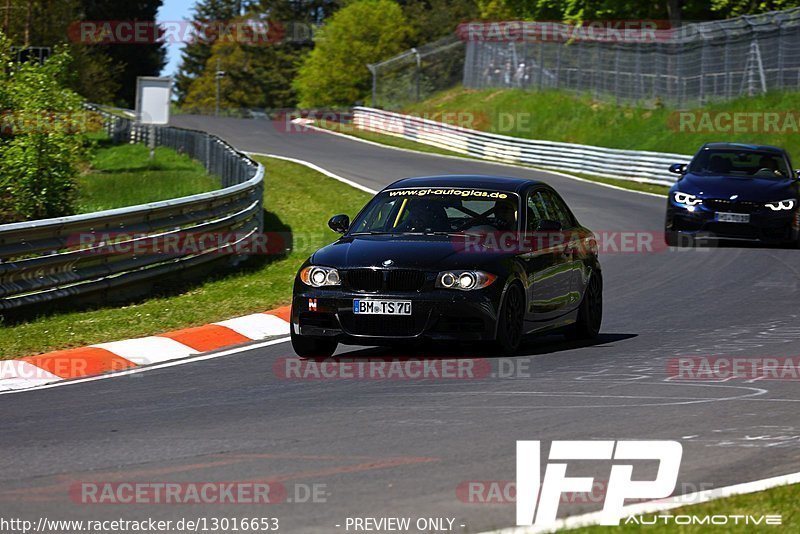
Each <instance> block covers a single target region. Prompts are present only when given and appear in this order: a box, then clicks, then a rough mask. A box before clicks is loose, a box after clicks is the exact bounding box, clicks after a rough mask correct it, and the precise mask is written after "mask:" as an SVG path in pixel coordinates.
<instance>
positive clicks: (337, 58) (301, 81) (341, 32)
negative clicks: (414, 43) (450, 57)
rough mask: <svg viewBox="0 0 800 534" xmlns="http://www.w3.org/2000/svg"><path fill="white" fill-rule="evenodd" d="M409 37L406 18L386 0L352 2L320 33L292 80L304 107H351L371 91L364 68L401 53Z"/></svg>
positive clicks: (392, 3) (395, 4)
mask: <svg viewBox="0 0 800 534" xmlns="http://www.w3.org/2000/svg"><path fill="white" fill-rule="evenodd" d="M411 34H412V28H411V26H410V25H409V24H408V22H407V20H406V17H405V14H404V13H403V11H402V9H401V8H400V6H399V5H398V4H397V3H395V2H393V1H391V0H356V1H354V2H352V3H349V4H347V6H345V7H343V8H342V9H340V10H339V11H337V12H336V13H335V14H334V15H333V16H332V17H331V18H330V19H329V20H328V21H327V22H326V24H325V25H324V26H323V27H322V28H321V29H320V30H319V32H318V33H317V35H316V37H315V39H314V45H315V47H314V50H313V51H312V52H311V53H310V54H309V55H308V56H307V58H306V59H305V61H304V62H303V64H302V66H301V67H300V70H299V72H298V74H297V77H296V78H295V83H294V86H295V88H296V89H297V92H298V95H299V100H300V105H301V106H304V107H319V106H341V105H350V104H352V103H353V102H355V101H357V100H361V99H363V98H364V97H365V96H366V95H367V94H368V93H369V88H370V83H371V82H370V80H371V76H370V73H369V70H368V69H367V64H369V63H376V62H378V61H380V60H383V59H387V58H389V57H391V56H393V55H395V54H397V53H399V52H400V51H402V50H403V49H404V48H405V45H406V40H407V39H408V38H409V36H410V35H411Z"/></svg>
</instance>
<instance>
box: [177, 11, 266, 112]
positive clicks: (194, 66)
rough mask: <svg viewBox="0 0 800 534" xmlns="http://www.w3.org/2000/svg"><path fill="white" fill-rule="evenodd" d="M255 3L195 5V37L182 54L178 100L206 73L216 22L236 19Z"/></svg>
mask: <svg viewBox="0 0 800 534" xmlns="http://www.w3.org/2000/svg"><path fill="white" fill-rule="evenodd" d="M251 4H252V2H247V1H243V0H200V1H199V2H197V3H196V4H195V6H194V14H193V16H192V21H191V22H192V26H193V27H194V31H195V35H194V38H193V39H192V41H191V42H189V43H186V45H185V46H184V47H183V51H182V52H181V64H180V67H178V74H177V75H176V77H175V89H176V91H177V93H178V101H179V102H181V103H182V102H183V101H184V100H185V98H186V95H188V93H189V87H190V86H191V85H192V82H193V81H195V80H196V79H197V78H198V77H200V76H201V75H202V74H203V71H204V70H205V68H206V65H207V64H208V58H210V57H211V49H212V47H213V46H214V43H215V42H216V40H217V34H216V33H215V31H214V28H215V23H219V22H227V21H230V20H233V19H234V18H236V17H238V16H239V15H241V14H242V10H243V9H249V8H250V6H251Z"/></svg>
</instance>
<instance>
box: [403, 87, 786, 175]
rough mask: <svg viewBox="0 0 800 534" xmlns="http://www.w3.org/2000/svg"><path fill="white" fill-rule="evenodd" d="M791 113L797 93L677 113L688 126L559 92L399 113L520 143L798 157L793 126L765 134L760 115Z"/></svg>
mask: <svg viewBox="0 0 800 534" xmlns="http://www.w3.org/2000/svg"><path fill="white" fill-rule="evenodd" d="M798 107H800V93H788V92H787V93H778V92H776V93H768V94H765V95H759V96H752V97H751V96H744V97H741V98H737V99H734V100H729V101H727V102H715V103H710V104H707V105H705V106H703V107H702V108H697V109H691V110H683V111H686V112H688V113H691V114H694V115H695V116H694V118H692V117H689V116H688V115H680V114H679V112H678V111H677V110H675V109H671V108H668V107H663V106H660V107H655V108H648V107H644V106H637V105H616V104H615V103H614V102H609V101H603V100H595V99H593V98H591V97H590V96H588V95H576V94H574V93H571V92H565V91H555V90H554V91H523V90H520V89H485V90H469V89H464V88H463V87H456V88H453V89H450V90H448V91H444V92H441V93H438V94H437V95H434V96H433V97H431V98H430V99H428V100H425V101H422V102H419V103H416V104H413V105H411V106H409V107H408V108H406V109H404V110H403V112H404V113H417V114H423V116H425V117H426V118H431V119H434V120H437V119H438V118H440V117H441V116H442V114H443V113H447V114H448V115H447V116H448V117H455V118H456V119H457V118H458V117H459V116H458V115H457V114H458V113H461V114H462V115H461V117H462V119H460V120H458V119H457V120H458V122H459V124H461V125H462V126H467V127H471V128H475V129H477V130H483V131H487V132H493V133H498V134H503V135H511V136H514V137H523V138H528V139H547V140H550V141H563V142H567V143H582V144H588V145H596V146H604V147H610V148H623V149H632V150H653V151H656V152H673V153H676V154H694V153H695V152H696V151H697V149H698V148H699V147H700V145H702V144H703V143H707V142H711V141H728V142H736V143H756V144H766V145H778V146H784V148H786V149H787V150H789V152H790V153H792V152H793V153H794V154H795V155H796V156H798V157H800V151H798V150H797V149H798V145H797V144H796V143H795V142H794V141H793V139H794V137H796V135H792V134H797V133H800V132H798V131H797V130H798V127H797V124H796V123H794V122H791V121H790V122H785V121H784V119H780V120H778V122H777V127H767V125H766V123H765V115H764V114H766V113H784V114H791V115H792V116H791V117H786V118H787V119H791V118H793V117H794V116H796V111H797V109H798ZM726 113H727V114H733V113H745V114H748V115H740V116H739V118H740V119H742V120H741V121H736V122H735V121H734V120H733V115H730V116H726V115H720V114H726ZM681 117H684V120H683V121H681ZM704 117H705V118H706V119H709V121H708V122H706V121H705V120H704ZM726 117H727V118H726ZM718 119H719V120H718ZM464 121H468V122H470V124H462V122H464ZM754 121H755V122H754ZM450 122H452V120H451V121H450ZM759 125H760V126H759ZM794 159H797V158H794Z"/></svg>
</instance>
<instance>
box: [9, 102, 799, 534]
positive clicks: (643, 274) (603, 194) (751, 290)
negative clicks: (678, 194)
mask: <svg viewBox="0 0 800 534" xmlns="http://www.w3.org/2000/svg"><path fill="white" fill-rule="evenodd" d="M173 123H174V124H175V125H177V126H183V127H190V128H197V129H205V130H208V131H210V132H212V133H215V134H217V135H219V136H221V137H222V138H224V139H226V140H227V141H229V142H230V143H231V144H233V145H234V146H236V147H237V148H239V149H241V150H245V151H255V152H264V153H274V154H279V155H283V156H288V157H294V158H301V159H304V160H307V161H310V162H312V163H315V164H317V165H319V166H321V167H323V168H325V169H327V170H329V171H332V172H334V173H337V174H340V175H342V176H344V177H346V178H349V179H351V180H356V181H358V182H360V183H362V184H364V185H366V186H368V187H371V188H379V187H381V186H383V185H385V184H387V183H389V182H391V181H393V180H395V179H397V178H401V177H405V176H412V175H425V174H449V173H487V174H505V175H513V176H525V177H532V178H541V179H543V180H545V181H547V182H549V183H550V184H552V185H553V186H554V187H556V189H557V190H558V191H559V192H561V194H562V195H563V196H564V198H565V199H566V200H567V202H568V204H569V205H570V206H571V207H572V208H573V210H574V211H575V213H576V215H577V216H578V218H579V220H580V221H581V222H582V223H584V224H585V225H587V226H588V227H590V228H592V229H593V230H595V231H597V232H613V231H627V232H645V231H656V232H658V231H660V230H662V229H663V226H662V221H663V212H664V203H665V201H664V200H663V199H661V198H656V197H652V196H646V195H641V194H635V193H631V192H624V191H618V190H613V189H610V188H605V187H600V186H597V185H593V184H588V183H583V182H579V181H575V180H571V179H568V178H564V177H560V176H557V175H551V174H547V173H544V172H538V171H533V170H527V169H522V168H513V167H508V166H502V165H493V164H486V163H482V162H477V161H476V162H472V161H466V160H457V159H448V158H441V157H436V156H426V155H415V154H412V153H408V152H402V151H397V150H391V149H384V148H379V147H375V146H370V145H367V144H364V143H358V142H355V141H350V140H347V139H342V138H339V137H335V136H331V135H327V134H320V133H307V134H299V133H286V132H285V131H282V130H283V129H282V128H281V127H280V126H277V127H276V126H275V125H274V124H273V123H271V122H269V121H266V120H260V121H259V120H239V119H222V118H220V119H214V118H209V117H193V116H177V117H175V118H174V120H173ZM270 179H276V177H273V176H272V175H270V170H269V168H267V190H269V180H270ZM329 215H332V214H327V213H309V217H315V218H318V219H319V225H320V229H321V230H322V229H324V228H325V224H326V221H327V219H328V216H329ZM351 215H353V214H351ZM798 259H800V252H799V251H795V250H781V249H773V248H756V247H748V248H734V247H723V248H705V249H696V250H664V249H663V247H658V250H657V251H655V252H650V253H635V252H629V253H614V252H606V253H602V252H601V260H602V262H603V267H604V279H605V310H604V323H603V330H602V337H601V339H600V340H599V342H597V343H595V344H590V345H575V344H567V343H566V342H564V341H561V338H560V337H557V336H551V337H549V338H544V339H539V340H534V341H532V342H530V343H529V344H527V345H526V346H525V348H524V350H523V354H522V355H520V356H518V357H516V358H513V359H511V360H504V361H503V362H502V365H503V366H504V369H503V370H504V371H508V367H509V366H513V368H514V369H516V370H517V371H518V372H517V373H513V372H509V373H508V374H510V375H511V376H486V377H484V378H476V379H472V380H435V379H431V380H319V381H315V380H294V381H291V380H283V379H280V378H279V377H276V375H275V373H274V371H273V364H274V363H275V362H276V360H278V359H279V358H282V357H287V356H293V353H292V351H291V347H290V346H289V344H288V343H279V344H275V345H272V346H268V347H264V348H260V349H252V350H249V351H245V352H242V353H239V354H233V355H230V356H224V357H221V358H217V359H211V360H206V361H201V362H196V363H191V364H188V365H182V366H177V367H171V368H166V369H159V370H154V371H151V372H145V373H141V374H138V375H133V376H131V377H120V378H115V379H111V380H100V381H95V382H88V383H83V384H76V385H69V386H66V387H57V388H53V389H47V390H41V391H33V392H23V393H19V394H13V395H4V396H2V397H0V408H1V409H2V412H1V413H2V415H1V416H0V488H1V489H0V509H2V510H3V512H4V513H3V515H4V516H10V517H15V516H16V517H26V518H31V519H34V520H36V519H37V518H39V517H40V516H42V515H46V516H47V517H48V518H50V519H69V518H84V519H89V518H91V519H98V518H117V517H124V518H139V519H141V518H146V517H154V518H162V519H179V518H182V517H187V518H188V517H191V518H196V517H234V516H236V517H277V518H279V519H280V521H281V531H284V532H299V533H316V532H320V533H323V532H324V533H327V532H344V524H345V523H344V522H345V520H346V518H347V517H365V516H370V517H377V516H410V517H413V518H417V517H452V518H456V521H455V525H456V528H455V531H456V532H480V531H482V530H485V529H490V528H496V527H504V526H511V525H513V523H514V506H513V504H510V503H506V504H482V503H474V502H473V503H470V502H464V501H465V500H469V499H465V498H464V494H463V492H461V491H457V488H459V487H460V485H461V487H462V488H463V484H465V483H467V482H468V481H511V480H513V479H514V474H515V441H516V440H518V439H531V440H543V441H545V442H549V441H550V440H554V439H586V440H589V439H616V440H619V439H675V440H680V441H681V442H682V444H683V447H684V454H683V463H682V466H681V472H680V484H679V490H680V489H681V488H683V489H684V490H690V491H691V490H697V489H708V488H710V487H719V486H726V485H731V484H734V483H738V482H747V481H751V480H756V479H762V478H767V477H771V476H776V475H781V474H787V473H793V472H797V471H800V454H798V447H800V412H799V409H800V388H798V383H797V382H796V381H792V380H750V381H748V380H735V381H734V380H731V381H680V380H672V379H669V377H668V373H667V363H668V361H669V360H670V359H671V358H674V357H677V356H737V357H738V356H741V357H744V356H759V357H761V356H769V357H781V356H793V355H798V354H800V318H799V317H798V312H800V308H798V306H797V296H796V294H797V291H798V279H800V262H799V261H798ZM287 291H288V288H287ZM458 350H459V351H460V352H457V353H458V354H460V355H462V356H467V357H471V356H476V357H481V358H488V359H489V360H490V361H491V362H492V366H493V370H494V372H495V374H497V373H498V372H499V371H502V370H501V369H499V366H500V365H501V362H499V361H497V360H495V359H493V358H492V357H491V355H486V354H483V355H481V354H472V353H470V352H469V348H461V349H458ZM345 354H347V355H350V356H355V357H359V358H361V357H366V356H408V355H410V354H409V352H408V351H405V352H401V353H393V352H391V351H386V350H379V349H364V348H357V347H342V348H340V351H339V355H345ZM418 356H424V354H421V355H418ZM437 356H438V357H443V356H444V357H446V356H447V354H443V355H437ZM594 474H595V475H596V477H597V479H602V478H603V476H604V475H603V474H602V471H597V472H595V473H594ZM645 474H646V473H645ZM606 476H607V474H606ZM237 480H245V481H250V480H265V481H271V482H282V483H283V484H284V486H285V487H286V490H287V492H288V499H289V500H291V501H292V502H284V503H281V504H274V505H270V506H266V507H260V506H253V505H247V504H236V505H225V506H208V505H206V506H196V505H167V504H160V505H134V504H129V505H83V504H80V503H77V502H75V500H73V499H72V498H71V497H70V493H69V489H70V487H71V486H72V485H73V484H74V483H75V482H83V481H115V482H121V481H170V482H197V481H237ZM313 485H317V486H316V487H317V489H318V491H322V492H324V493H325V494H324V496H322V495H320V496H318V498H317V499H316V500H317V501H318V502H297V501H306V500H307V499H305V498H304V497H305V495H304V494H305V491H306V490H307V489H308V488H309V487H311V486H313ZM323 485H324V486H323ZM679 493H683V492H682V491H679ZM310 500H314V499H310ZM322 501H324V502H322ZM597 506H598V505H597V504H592V503H577V504H575V503H573V504H569V505H562V507H561V510H560V511H561V514H562V515H567V514H568V515H573V514H576V513H580V512H583V511H588V510H593V509H597ZM336 525H341V528H337V527H336ZM460 525H464V527H461V526H460Z"/></svg>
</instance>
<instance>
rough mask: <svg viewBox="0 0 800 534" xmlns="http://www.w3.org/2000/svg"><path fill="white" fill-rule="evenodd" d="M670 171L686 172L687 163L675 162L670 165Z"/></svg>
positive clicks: (676, 172)
mask: <svg viewBox="0 0 800 534" xmlns="http://www.w3.org/2000/svg"><path fill="white" fill-rule="evenodd" d="M669 172H674V173H675V174H686V164H685V163H673V164H672V165H670V166H669Z"/></svg>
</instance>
